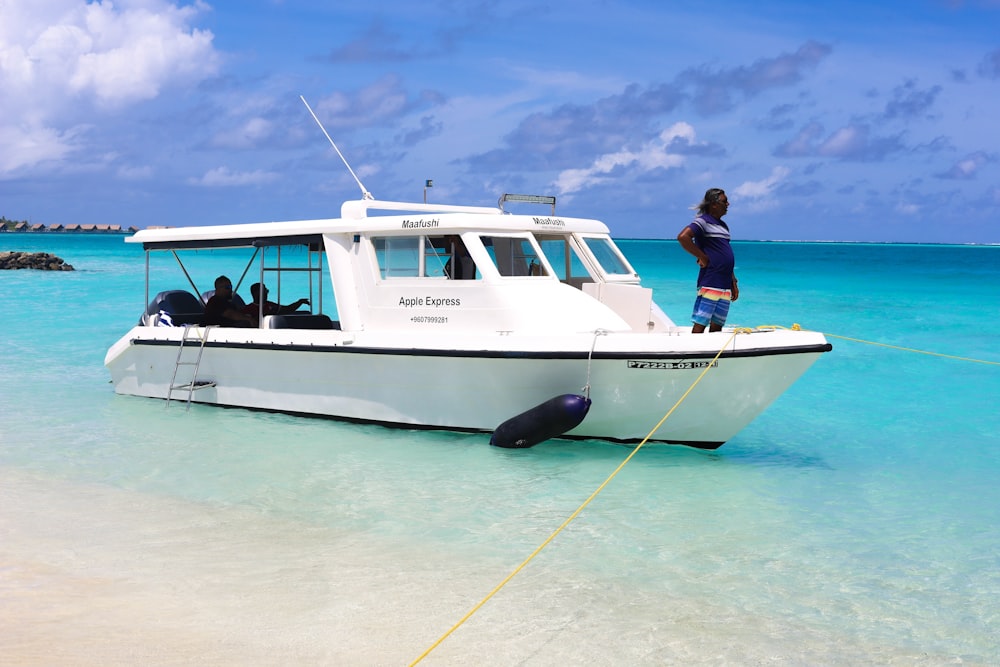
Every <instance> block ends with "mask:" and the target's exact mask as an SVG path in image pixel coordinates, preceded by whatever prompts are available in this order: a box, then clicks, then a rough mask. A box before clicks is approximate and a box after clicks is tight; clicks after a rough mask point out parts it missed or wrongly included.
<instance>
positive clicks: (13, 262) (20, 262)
mask: <svg viewBox="0 0 1000 667" xmlns="http://www.w3.org/2000/svg"><path fill="white" fill-rule="evenodd" d="M0 269H40V270H42V271H72V270H73V265H72V264H67V263H66V261H65V260H63V259H61V258H59V257H56V256H55V255H53V254H51V253H47V252H0Z"/></svg>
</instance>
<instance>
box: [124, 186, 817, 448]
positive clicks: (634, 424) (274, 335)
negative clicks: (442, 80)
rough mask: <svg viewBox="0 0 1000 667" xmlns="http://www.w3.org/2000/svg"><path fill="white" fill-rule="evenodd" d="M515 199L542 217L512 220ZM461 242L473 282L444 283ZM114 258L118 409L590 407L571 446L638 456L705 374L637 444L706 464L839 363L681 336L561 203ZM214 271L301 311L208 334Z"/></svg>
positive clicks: (406, 412) (392, 212)
mask: <svg viewBox="0 0 1000 667" xmlns="http://www.w3.org/2000/svg"><path fill="white" fill-rule="evenodd" d="M366 194H367V193H366ZM510 201H521V202H526V201H527V202H535V203H544V204H546V205H551V209H550V210H549V209H546V213H545V214H543V215H532V214H525V213H517V214H514V213H511V212H509V211H505V210H504V208H505V205H506V202H510ZM519 206H522V207H523V206H525V205H524V204H519ZM508 208H509V206H508ZM376 213H378V214H376ZM453 236H455V237H458V238H460V240H461V242H462V243H463V244H464V246H465V248H466V249H467V253H468V258H467V260H466V271H467V272H469V273H472V274H473V275H471V276H467V277H468V279H453V277H452V274H453V273H454V271H453V269H452V268H451V265H450V264H449V263H448V262H449V259H450V258H451V255H452V253H453V252H454V251H455V243H454V239H453V238H452V237H453ZM126 241H127V242H131V243H141V244H142V245H143V246H144V248H145V250H146V282H147V288H146V289H147V293H146V302H147V303H148V304H149V305H148V306H147V309H146V314H144V315H143V316H142V318H141V320H140V322H139V323H138V324H137V325H136V326H134V327H132V329H131V330H130V331H128V332H127V333H126V334H125V335H124V336H123V337H122V338H121V339H120V340H119V341H117V342H116V343H115V344H114V345H112V347H111V348H110V349H109V350H108V353H107V357H106V359H105V364H106V366H107V368H108V369H109V371H110V374H111V378H112V382H113V385H114V389H115V391H116V392H117V393H119V394H128V395H133V396H147V397H153V398H159V399H167V400H168V401H169V400H171V399H175V400H176V399H181V400H186V401H189V402H192V401H193V402H197V403H207V404H214V405H220V406H238V407H243V408H251V409H260V410H268V411H279V412H285V413H292V414H300V415H316V416H325V417H334V418H339V419H345V420H354V421H362V422H372V423H378V424H383V425H391V426H399V427H408V428H413V427H417V428H437V429H452V430H463V431H482V432H486V433H489V432H493V431H495V430H496V429H497V427H498V426H499V425H501V424H502V423H504V422H506V421H508V420H510V419H511V418H512V417H515V416H517V415H521V414H522V413H525V412H526V411H529V410H530V409H531V408H533V407H534V406H538V405H539V404H543V403H545V402H546V401H548V400H549V399H552V398H553V397H557V396H563V395H583V396H586V397H587V398H589V399H590V401H592V403H591V404H590V408H589V412H588V413H586V416H585V417H584V418H583V420H582V422H580V423H579V424H578V425H576V426H574V427H573V428H571V429H570V430H569V431H568V432H565V433H563V434H562V436H563V437H567V438H599V439H607V440H614V441H621V442H637V441H640V440H642V439H644V438H646V437H647V436H648V435H649V433H650V431H651V430H652V429H653V428H654V427H655V426H656V424H657V423H658V422H659V421H660V420H661V419H662V417H663V416H664V414H665V413H666V412H667V411H668V410H670V408H671V407H672V406H673V405H674V404H675V403H676V402H677V401H678V399H680V398H681V397H682V395H683V394H684V392H685V391H687V390H688V388H689V386H690V385H691V384H692V382H694V381H695V380H696V378H698V376H699V375H700V374H701V373H702V371H703V370H704V369H705V368H706V367H710V368H709V370H708V371H707V372H706V373H705V377H704V378H703V379H702V380H701V382H700V383H699V384H698V385H697V387H695V389H694V390H693V391H692V392H691V393H690V394H689V395H688V396H687V397H686V398H685V400H684V401H683V402H682V403H681V404H680V406H679V407H678V408H677V409H676V410H675V411H674V412H673V413H672V414H671V416H670V418H669V419H668V420H666V421H665V422H664V423H663V425H662V426H661V427H660V428H659V429H658V430H656V432H655V433H653V435H652V436H651V437H650V438H649V440H650V441H659V442H667V443H678V444H684V445H691V446H694V447H701V448H708V449H714V448H716V447H718V446H720V445H721V444H723V443H724V442H726V441H727V440H728V439H730V438H732V437H733V436H734V435H735V434H736V433H738V432H739V431H740V430H741V429H743V428H744V427H745V426H746V425H747V424H749V423H750V422H751V421H752V420H753V419H754V418H755V417H756V416H757V415H759V414H760V413H761V412H762V411H763V410H764V409H765V408H766V407H767V406H768V405H769V404H770V403H771V402H772V401H773V400H774V399H775V398H777V397H778V396H779V395H781V394H782V392H784V391H785V390H786V389H788V387H789V386H790V385H791V384H792V383H793V382H794V381H795V380H796V379H797V378H798V377H799V376H801V375H802V373H804V372H805V371H806V370H807V369H808V368H809V367H810V366H811V365H812V364H813V363H814V362H815V361H816V359H818V358H819V356H820V355H821V354H822V353H823V352H827V351H829V350H830V349H831V346H830V344H829V343H828V342H827V341H826V339H825V338H824V337H823V335H822V334H820V333H817V332H808V331H791V330H780V329H779V330H771V329H766V330H753V331H748V332H745V333H739V334H738V335H736V336H733V335H732V330H724V331H722V332H719V333H702V334H692V333H691V327H690V325H689V324H688V325H685V326H677V325H675V324H674V322H673V321H671V319H670V318H669V317H668V316H667V315H666V314H665V313H664V312H663V311H662V310H661V309H660V308H659V307H658V306H657V305H656V302H655V300H654V298H653V294H652V290H650V289H648V288H646V287H643V286H642V284H641V283H640V278H639V275H638V274H637V273H636V272H635V270H634V269H633V268H632V266H631V265H630V264H629V262H628V260H627V259H626V258H625V256H624V255H623V254H622V253H621V251H620V249H619V248H618V246H617V245H616V244H615V243H614V241H613V240H612V238H611V235H610V233H609V230H608V227H607V226H606V225H605V224H604V223H602V222H599V221H597V220H591V219H582V218H570V217H563V216H560V215H556V213H555V200H554V198H545V197H534V196H522V195H505V196H504V198H502V199H501V200H500V202H499V205H498V206H497V207H471V206H450V205H436V204H426V203H400V202H384V201H376V200H374V199H370V198H367V197H366V198H363V199H360V200H357V201H348V202H345V203H344V204H343V206H342V208H341V216H340V217H339V218H335V219H323V220H306V221H295V222H267V223H259V224H242V225H223V226H192V227H180V228H169V229H148V230H143V231H139V232H138V233H136V234H135V235H133V236H131V237H129V238H127V239H126ZM208 249H243V252H245V253H246V257H245V258H240V259H238V260H237V259H236V258H237V255H236V254H234V252H235V251H234V250H226V251H225V252H223V253H222V261H221V262H219V263H217V264H215V265H214V266H213V267H212V270H211V272H209V273H204V275H202V276H201V277H200V278H198V280H201V281H203V282H202V284H200V285H199V284H198V282H197V281H196V278H195V277H193V273H194V272H193V271H190V270H188V269H187V268H185V267H186V265H187V264H190V262H191V260H190V259H185V257H191V256H193V257H194V260H193V261H194V263H195V264H198V265H203V264H205V263H206V262H207V260H208V257H207V256H206V253H205V252H204V251H205V250H208ZM158 255H166V256H168V257H171V258H176V259H177V261H178V262H179V263H180V264H181V267H182V268H185V270H184V272H183V273H181V272H177V279H176V281H175V282H174V283H173V284H172V285H171V287H172V289H173V290H175V291H170V290H165V289H164V290H161V292H163V293H162V294H159V295H157V296H156V297H155V298H151V297H150V294H151V293H152V291H153V290H154V289H155V286H154V285H153V283H156V282H157V281H161V283H162V278H160V277H159V276H161V275H162V272H155V273H153V274H151V269H150V267H151V261H152V259H153V258H155V257H156V256H158ZM213 261H214V260H213ZM470 261H471V263H472V264H474V266H470V265H469V262H470ZM171 263H172V262H171ZM459 264H460V263H459V262H457V261H456V262H454V265H456V266H458V265H459ZM244 267H245V268H244ZM456 270H457V269H456ZM240 271H242V272H243V277H242V278H239V279H238V280H237V278H238V277H239V273H240ZM219 274H226V275H228V276H230V277H231V278H233V283H234V285H235V287H236V291H237V293H239V292H240V290H241V289H243V290H245V288H246V286H247V285H248V284H249V283H250V282H257V281H259V282H262V283H265V284H266V285H267V286H268V287H269V288H270V289H271V290H272V294H273V293H275V290H276V289H277V291H278V294H279V297H280V294H281V293H282V292H284V293H285V294H288V293H289V291H290V289H292V288H291V287H289V285H295V286H297V289H299V290H301V291H302V292H307V293H305V294H303V293H296V294H295V296H296V297H299V296H306V297H307V298H308V299H309V300H310V303H311V306H310V310H309V312H308V313H307V314H295V315H271V316H266V315H265V316H264V317H263V318H262V319H261V322H260V324H259V326H257V327H256V328H238V327H227V326H212V327H207V326H200V325H199V323H198V321H199V317H200V308H201V307H202V305H201V304H202V300H201V299H199V298H197V297H196V296H195V295H197V294H199V293H201V288H209V287H211V280H212V279H214V277H215V276H217V275H219ZM247 275H250V276H251V278H250V279H247V278H246V276H247ZM160 287H163V285H162V284H161V285H160ZM188 287H190V290H188ZM244 293H245V292H244ZM182 300H186V302H187V305H184V303H183V301H182ZM286 300H287V299H286ZM279 301H281V298H279ZM184 310H188V311H193V312H187V313H185V312H180V311H184ZM168 320H170V321H172V324H173V325H175V326H163V325H164V324H166V323H167V321H168ZM185 325H188V326H185ZM730 339H732V340H730ZM727 341H728V343H727ZM724 346H725V350H724V351H723V353H722V355H721V356H720V357H719V358H718V360H717V361H716V362H715V363H713V362H712V360H713V359H714V358H715V357H716V354H717V353H718V352H719V350H720V349H721V348H723V347H724Z"/></svg>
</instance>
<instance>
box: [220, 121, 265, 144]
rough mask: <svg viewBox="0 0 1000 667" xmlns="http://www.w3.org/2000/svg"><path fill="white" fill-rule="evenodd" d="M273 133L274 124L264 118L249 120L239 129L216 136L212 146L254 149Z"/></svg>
mask: <svg viewBox="0 0 1000 667" xmlns="http://www.w3.org/2000/svg"><path fill="white" fill-rule="evenodd" d="M273 133H274V123H272V122H271V121H269V120H267V119H265V118H251V119H249V120H247V121H245V122H244V123H243V124H242V125H240V126H239V127H237V128H235V129H233V130H230V131H229V132H224V133H221V134H219V135H217V136H216V137H215V138H214V139H213V140H212V145H213V146H216V147H218V148H236V149H246V148H255V147H256V146H258V145H259V144H260V142H262V141H264V140H266V139H267V138H268V137H270V136H271V135H272V134H273Z"/></svg>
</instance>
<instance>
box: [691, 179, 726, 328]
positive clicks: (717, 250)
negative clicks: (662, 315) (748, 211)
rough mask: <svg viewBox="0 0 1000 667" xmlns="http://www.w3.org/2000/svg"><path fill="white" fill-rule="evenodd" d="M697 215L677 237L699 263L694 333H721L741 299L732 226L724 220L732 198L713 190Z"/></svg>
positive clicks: (703, 200) (709, 192)
mask: <svg viewBox="0 0 1000 667" xmlns="http://www.w3.org/2000/svg"><path fill="white" fill-rule="evenodd" d="M697 209H698V215H697V216H695V219H694V220H692V221H691V224H689V225H687V226H686V227H685V228H684V229H682V230H681V232H680V234H678V235H677V240H678V241H679V242H680V244H681V247H682V248H684V249H685V250H687V251H688V252H689V253H691V254H692V255H694V257H695V259H696V260H698V266H700V267H701V270H700V271H698V297H697V298H696V299H695V302H694V312H693V313H692V315H691V322H692V323H693V326H692V327H691V331H692V332H694V333H701V332H703V331H704V330H705V328H706V327H707V328H708V330H709V331H721V330H722V326H723V325H724V324H725V323H726V316H727V315H728V314H729V304H730V302H731V301H736V300H737V299H738V298H740V289H739V287H738V286H737V283H736V274H735V273H734V270H735V267H736V258H735V257H734V255H733V248H732V246H731V245H730V243H729V225H727V224H726V223H725V222H723V221H722V216H724V215H725V214H726V212H727V211H728V210H729V198H728V197H726V193H725V191H724V190H722V189H721V188H711V189H709V190H708V191H707V192H705V198H704V199H702V200H701V203H700V204H698V206H697Z"/></svg>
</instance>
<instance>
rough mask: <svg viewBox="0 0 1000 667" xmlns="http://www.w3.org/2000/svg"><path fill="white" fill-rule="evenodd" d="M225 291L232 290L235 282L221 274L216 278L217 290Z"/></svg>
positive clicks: (217, 291)
mask: <svg viewBox="0 0 1000 667" xmlns="http://www.w3.org/2000/svg"><path fill="white" fill-rule="evenodd" d="M223 291H228V292H232V291H233V282H232V281H231V280H230V279H229V278H227V277H225V276H219V277H218V278H216V279H215V292H216V294H218V293H220V292H223Z"/></svg>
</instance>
